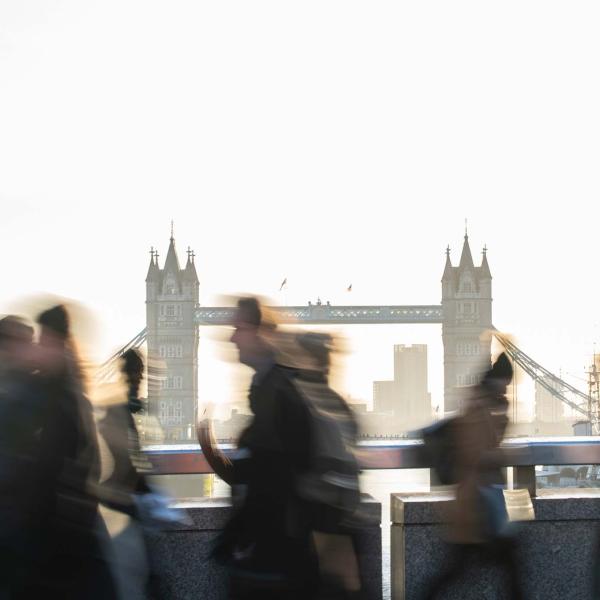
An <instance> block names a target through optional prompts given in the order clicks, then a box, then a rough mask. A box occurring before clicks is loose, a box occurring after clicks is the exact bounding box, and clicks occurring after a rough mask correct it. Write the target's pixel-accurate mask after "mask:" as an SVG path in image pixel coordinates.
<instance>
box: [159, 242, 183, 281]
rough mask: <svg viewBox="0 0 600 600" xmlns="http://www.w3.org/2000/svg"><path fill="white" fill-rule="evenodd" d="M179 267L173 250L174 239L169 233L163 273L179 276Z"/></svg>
mask: <svg viewBox="0 0 600 600" xmlns="http://www.w3.org/2000/svg"><path fill="white" fill-rule="evenodd" d="M180 270H181V269H180V267H179V259H178V258H177V250H175V238H174V237H173V233H171V240H170V242H169V250H168V251H167V258H166V260H165V266H164V268H163V271H164V272H165V273H168V272H169V271H170V272H171V273H174V274H175V275H179V271H180Z"/></svg>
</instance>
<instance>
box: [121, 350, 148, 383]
mask: <svg viewBox="0 0 600 600" xmlns="http://www.w3.org/2000/svg"><path fill="white" fill-rule="evenodd" d="M121 361H122V366H121V370H122V371H123V373H124V375H125V378H126V379H127V382H128V383H129V385H130V386H131V387H132V388H134V389H135V390H136V391H137V389H138V388H139V386H140V382H141V381H142V378H143V377H144V361H143V360H142V357H141V355H140V353H139V352H138V351H137V350H135V349H134V348H130V349H129V350H127V351H126V352H124V353H123V356H122V357H121Z"/></svg>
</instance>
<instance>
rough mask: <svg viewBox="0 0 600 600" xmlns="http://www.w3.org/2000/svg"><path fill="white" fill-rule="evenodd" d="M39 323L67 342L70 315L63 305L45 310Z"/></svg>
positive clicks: (38, 320)
mask: <svg viewBox="0 0 600 600" xmlns="http://www.w3.org/2000/svg"><path fill="white" fill-rule="evenodd" d="M37 322H38V323H39V324H40V325H41V326H42V327H47V328H48V329H50V330H52V331H53V332H54V333H56V334H58V335H59V336H60V337H61V338H62V339H63V340H66V339H67V338H68V337H69V330H70V323H69V314H68V313H67V309H66V308H65V307H64V306H63V305H62V304H58V305H57V306H53V307H52V308H49V309H48V310H45V311H44V312H43V313H41V314H40V316H39V317H38V318H37Z"/></svg>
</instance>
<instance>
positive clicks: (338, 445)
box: [293, 376, 360, 520]
mask: <svg viewBox="0 0 600 600" xmlns="http://www.w3.org/2000/svg"><path fill="white" fill-rule="evenodd" d="M293 383H294V386H295V387H296V389H297V390H298V392H299V393H300V396H301V398H302V400H303V401H304V402H305V405H306V407H307V413H308V420H309V430H310V435H311V443H310V457H309V467H308V469H307V470H306V471H305V472H304V473H302V475H300V477H299V481H298V482H297V490H298V494H299V496H300V497H302V498H303V499H305V500H308V501H309V502H311V503H313V504H314V505H316V508H321V509H330V510H323V513H328V514H330V515H333V514H336V515H337V516H338V517H339V518H340V520H341V519H343V518H344V516H348V515H350V514H351V513H353V512H354V511H355V510H356V508H357V506H358V504H359V502H360V493H359V484H358V474H359V469H358V463H357V460H356V457H355V455H354V445H355V443H356V435H357V426H356V421H355V418H354V415H353V413H352V411H351V409H350V408H349V407H348V405H347V404H346V402H345V401H344V399H343V398H342V397H341V396H339V394H337V393H336V392H334V391H333V390H332V389H331V388H330V387H329V385H328V384H327V383H326V382H325V381H324V380H321V381H319V380H317V381H315V380H309V379H305V378H303V377H301V376H300V377H296V378H294V379H293ZM334 518H335V517H334Z"/></svg>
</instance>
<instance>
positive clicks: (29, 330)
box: [0, 315, 33, 344]
mask: <svg viewBox="0 0 600 600" xmlns="http://www.w3.org/2000/svg"><path fill="white" fill-rule="evenodd" d="M10 341H19V342H26V343H31V342H32V341H33V327H31V326H30V325H28V324H27V323H26V322H25V320H24V319H22V318H21V317H17V316H15V315H8V316H6V317H4V318H2V319H0V344H5V343H6V342H10Z"/></svg>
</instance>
